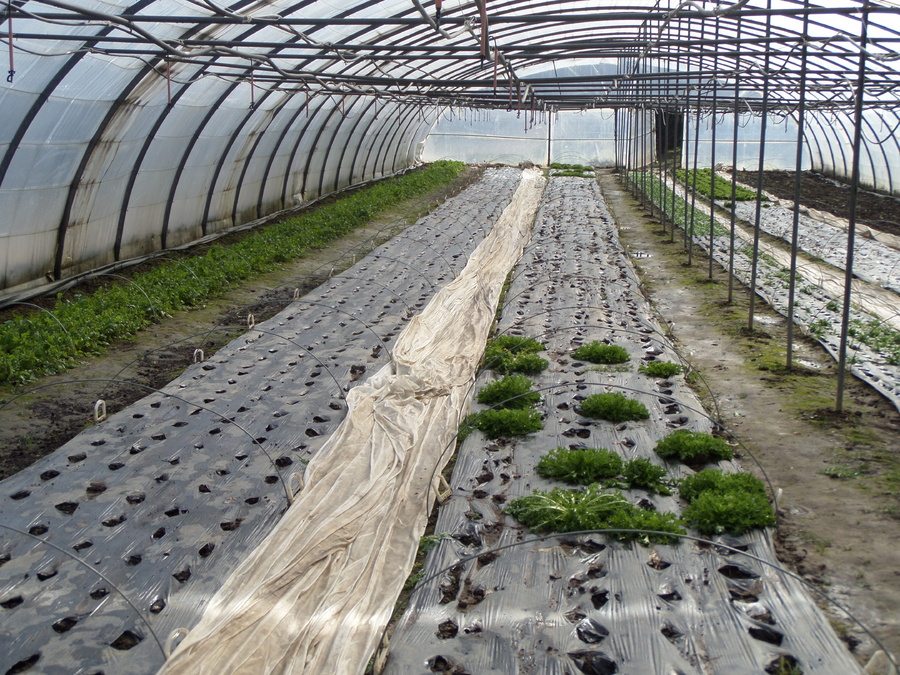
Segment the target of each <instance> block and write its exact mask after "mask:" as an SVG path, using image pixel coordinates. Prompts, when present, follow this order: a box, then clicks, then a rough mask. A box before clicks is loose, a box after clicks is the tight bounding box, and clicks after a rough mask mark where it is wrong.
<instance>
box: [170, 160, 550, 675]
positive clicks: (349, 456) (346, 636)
mask: <svg viewBox="0 0 900 675" xmlns="http://www.w3.org/2000/svg"><path fill="white" fill-rule="evenodd" d="M543 186H544V179H543V177H542V176H541V175H540V173H539V172H538V171H534V170H530V171H526V172H524V173H523V177H522V181H521V183H520V186H519V188H518V190H517V191H516V194H515V195H514V197H513V200H512V202H511V204H510V205H509V206H508V207H507V208H506V210H505V211H504V213H503V215H502V216H501V217H500V219H499V220H498V222H497V224H496V225H495V226H494V229H493V230H492V232H491V233H490V234H489V235H488V237H487V238H486V239H485V240H484V241H483V242H482V243H481V244H480V245H479V246H478V248H477V249H476V250H475V252H474V253H473V254H472V256H471V258H470V260H469V262H468V264H467V265H466V267H465V269H464V270H463V271H462V272H461V273H460V275H459V276H458V277H457V278H456V279H455V280H454V281H452V282H451V283H449V284H448V285H447V286H446V287H444V288H442V289H441V290H440V291H439V292H438V293H437V295H436V296H435V297H434V298H433V299H432V301H431V302H430V303H429V304H428V306H427V307H426V308H425V310H424V311H423V312H422V314H421V315H419V316H417V317H414V318H413V319H412V320H411V321H410V324H409V325H408V326H407V328H406V329H405V330H404V331H403V333H401V335H400V336H399V337H398V340H397V343H396V346H395V348H394V351H393V356H392V360H391V362H390V363H389V364H387V365H386V366H384V368H382V369H381V370H380V371H378V372H377V373H375V374H374V375H373V376H372V377H371V378H370V379H369V380H368V381H367V382H366V383H364V384H361V385H359V386H357V387H356V388H354V389H352V390H351V391H350V393H349V394H348V396H347V405H348V414H347V417H346V419H345V420H344V422H343V423H342V424H341V426H340V427H339V428H338V430H337V431H336V432H335V434H334V435H333V436H332V438H331V439H330V440H329V441H328V443H327V444H326V445H325V446H324V447H323V448H322V449H321V450H320V451H319V453H318V454H317V455H316V456H315V457H314V459H313V460H312V461H311V462H310V464H309V466H308V467H307V469H306V473H305V475H304V480H303V484H304V487H303V488H302V490H301V492H300V493H299V495H298V496H297V498H296V499H295V501H294V503H293V504H292V505H291V507H290V508H289V509H288V511H287V512H286V513H285V515H284V517H283V519H282V520H281V522H280V523H279V525H278V526H277V528H276V529H275V530H274V531H273V532H272V534H270V535H269V537H268V538H267V539H266V540H265V541H264V542H263V543H262V545H260V547H259V548H258V549H256V550H255V551H254V552H253V553H252V554H251V555H250V556H249V557H248V558H247V559H246V560H245V561H244V563H243V564H241V566H240V567H239V568H238V569H237V570H236V571H235V572H234V574H233V575H232V576H231V577H230V578H229V579H228V581H227V582H226V583H225V584H224V585H223V586H222V589H221V590H220V592H219V593H217V594H216V595H215V596H214V597H213V599H212V600H211V601H210V604H209V607H208V608H207V610H206V612H205V614H204V617H203V619H202V620H201V621H200V623H199V624H198V625H197V626H196V627H195V628H194V630H193V631H191V633H190V634H189V635H188V636H187V638H185V640H184V642H183V643H182V644H181V645H180V646H179V647H178V649H177V650H176V651H175V652H174V654H173V655H172V656H171V657H170V659H169V660H168V661H167V663H166V665H165V666H164V667H163V668H162V669H161V670H160V674H161V675H172V674H174V673H186V672H190V673H197V674H200V673H215V674H216V675H222V674H225V673H247V674H248V675H250V674H252V675H260V674H263V673H361V672H362V671H363V669H364V668H365V665H366V662H367V660H368V658H369V656H370V654H371V653H372V652H373V650H374V649H375V647H376V646H377V643H378V640H379V638H380V636H381V631H382V630H383V628H384V626H385V625H387V622H388V620H389V619H390V615H391V611H392V609H393V606H394V601H395V599H396V597H397V595H398V594H399V592H400V590H401V588H402V586H403V583H404V581H405V580H406V578H407V576H408V574H409V572H410V570H411V568H412V565H413V561H414V559H415V555H416V549H417V546H418V541H419V538H420V537H421V535H422V533H423V532H424V530H425V525H426V521H427V518H428V512H429V510H430V508H431V505H432V503H433V499H434V494H435V490H436V488H437V480H438V474H439V472H440V470H441V468H442V467H443V465H444V464H445V463H446V461H447V460H448V459H449V458H450V456H451V455H452V454H453V449H454V445H455V443H454V440H455V435H456V431H457V427H458V424H459V421H460V419H461V418H462V416H463V414H464V413H465V407H466V404H467V401H468V399H469V394H470V391H471V388H472V385H473V383H474V381H475V375H476V373H477V370H478V365H479V361H480V359H481V356H482V353H483V350H484V345H485V341H486V339H487V336H488V332H489V330H490V327H491V323H492V321H493V318H494V313H495V311H496V307H497V303H498V301H499V298H500V293H501V290H502V287H503V283H504V280H505V278H506V276H507V274H508V272H509V270H510V269H512V266H513V265H514V264H515V263H516V261H517V260H518V259H519V257H520V256H521V254H522V251H523V250H524V247H525V244H526V243H527V241H528V239H529V236H530V232H531V225H532V223H533V220H534V214H535V213H536V211H537V207H538V203H539V201H540V196H541V193H542V190H543Z"/></svg>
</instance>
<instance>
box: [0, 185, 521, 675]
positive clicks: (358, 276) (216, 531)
mask: <svg viewBox="0 0 900 675" xmlns="http://www.w3.org/2000/svg"><path fill="white" fill-rule="evenodd" d="M520 175H521V172H520V171H518V170H515V169H497V170H489V171H488V172H487V173H486V176H485V178H484V179H483V180H482V181H481V182H479V183H478V184H476V185H474V186H472V187H470V188H468V189H467V190H465V191H464V192H462V193H461V194H460V195H458V196H457V197H454V198H452V199H450V200H448V201H447V202H445V203H444V204H443V205H442V206H440V207H438V208H437V209H436V210H435V211H434V212H432V213H431V214H429V215H428V216H425V217H424V218H422V219H420V220H419V222H418V223H416V224H415V225H413V226H411V227H410V228H408V229H407V230H406V231H405V232H404V234H403V235H401V236H398V237H396V238H394V239H393V240H391V241H390V242H388V243H386V244H384V245H382V246H380V247H379V248H377V249H376V250H374V251H373V252H372V253H370V254H369V255H368V256H366V257H365V258H364V259H363V260H361V261H360V262H359V263H358V264H356V265H355V266H354V267H352V268H350V269H349V270H347V271H346V272H345V273H344V274H339V275H336V276H334V277H333V278H331V279H328V280H327V281H326V282H325V283H323V284H322V285H321V286H320V287H319V288H317V289H315V290H314V291H312V292H311V293H309V294H308V295H306V296H304V297H303V298H302V299H300V300H299V301H297V302H294V303H293V304H292V305H290V306H289V307H288V308H287V309H285V310H284V311H283V312H281V313H280V314H278V315H276V316H275V317H274V318H272V319H270V320H268V321H266V322H264V323H261V324H259V325H258V326H255V327H254V329H252V330H250V331H249V332H248V333H246V334H245V335H244V336H242V337H240V338H238V339H237V340H235V341H233V342H232V343H230V344H229V345H227V346H226V347H224V348H222V349H221V350H220V351H219V352H217V353H216V354H215V355H214V356H211V357H210V358H208V359H207V360H206V361H204V362H201V363H198V364H195V365H192V366H190V367H189V368H188V369H187V370H186V371H185V372H184V373H183V374H182V375H181V376H180V377H178V378H177V379H176V380H174V381H173V382H172V383H171V384H170V385H168V386H167V387H165V388H164V389H163V390H162V392H163V393H156V394H152V395H150V396H147V397H146V398H143V399H141V400H140V401H138V402H137V403H135V404H134V405H132V406H130V407H129V408H127V409H126V410H123V411H120V412H117V413H115V414H112V415H110V417H109V418H108V419H106V420H105V421H103V422H101V423H99V424H96V425H93V426H91V427H89V428H87V429H86V430H85V431H83V432H82V433H81V434H79V435H78V436H76V437H75V438H74V439H72V440H71V441H70V442H68V443H67V444H65V445H64V446H63V447H62V448H60V449H59V450H58V451H56V452H55V453H53V454H52V455H50V456H48V457H46V458H44V459H43V460H41V461H39V462H38V463H36V464H35V465H34V466H32V467H30V468H29V469H27V470H25V471H23V472H21V473H19V474H17V475H15V476H13V477H11V478H9V479H7V480H5V481H3V482H2V483H0V522H2V523H3V524H4V525H6V526H7V527H12V528H15V529H17V530H20V531H21V532H27V533H30V535H32V536H29V535H28V534H19V533H17V532H13V531H10V530H9V529H0V561H2V564H0V608H2V609H0V619H2V623H0V644H3V645H4V649H2V650H0V670H2V672H6V671H7V670H8V669H13V668H16V667H18V668H23V669H27V668H26V667H27V666H28V665H29V664H33V668H34V672H42V673H73V672H77V673H98V672H104V673H107V674H108V675H112V674H113V673H115V674H116V675H119V674H127V673H149V672H156V670H157V669H158V668H159V666H160V665H161V664H162V663H163V661H164V654H163V646H164V644H165V642H166V640H167V638H168V636H169V634H170V633H171V632H172V631H173V630H175V629H177V628H187V629H190V628H191V627H192V626H193V625H195V624H196V623H197V621H198V620H199V619H200V616H201V614H202V612H203V610H204V606H205V604H206V602H207V601H208V599H209V598H210V597H211V595H212V594H213V593H214V592H215V590H216V589H217V587H218V586H219V585H220V584H221V582H222V581H223V580H224V579H225V578H226V577H227V576H228V575H229V574H230V572H231V570H233V569H234V568H235V567H236V566H237V564H238V563H239V562H240V561H241V560H242V559H243V557H245V555H246V554H247V552H248V551H249V550H251V549H252V548H253V547H254V546H255V545H256V544H258V543H259V542H260V540H261V539H262V538H263V537H264V536H265V535H266V534H267V533H268V532H269V531H270V530H271V528H272V527H273V525H274V524H275V523H276V522H277V521H278V519H279V518H280V516H281V514H282V513H283V512H284V510H285V509H286V508H287V505H288V498H287V494H288V491H290V490H294V489H296V482H295V481H294V479H293V478H292V474H294V473H295V472H299V473H302V471H303V467H304V461H305V460H308V459H309V458H310V457H311V456H312V455H313V454H314V453H315V452H316V450H317V449H318V448H319V447H321V446H322V444H323V443H324V441H325V439H326V438H327V437H328V435H329V434H330V433H331V432H333V431H334V430H335V429H336V428H337V426H338V425H339V424H340V422H341V420H342V419H343V417H344V415H345V410H346V409H345V405H344V403H343V398H344V393H345V392H346V391H347V390H348V389H349V388H350V387H352V386H354V385H353V383H354V382H356V381H359V380H364V379H365V378H366V373H367V372H372V371H374V370H377V368H378V367H380V366H381V365H383V364H384V363H385V362H386V361H387V358H388V352H389V350H390V348H391V344H392V341H393V339H394V338H395V337H396V335H397V334H398V333H399V332H400V331H401V330H402V328H403V327H404V326H405V325H406V322H407V321H408V320H409V319H410V318H411V317H412V316H413V315H414V314H415V313H417V312H418V311H419V309H420V308H421V307H424V305H425V304H426V303H427V302H428V300H429V299H430V298H431V296H432V295H433V294H434V292H435V290H436V289H437V288H439V287H440V286H441V285H442V284H444V283H447V282H448V281H450V280H451V279H453V278H454V277H455V276H456V274H458V273H459V271H460V270H462V268H463V267H464V265H465V263H466V260H467V258H468V256H469V254H470V253H471V252H472V250H473V249H474V248H475V246H476V245H477V244H478V243H479V242H480V241H481V240H482V238H483V237H484V235H485V233H486V232H488V231H489V230H490V228H491V226H492V224H493V222H494V221H495V220H496V219H497V218H498V217H499V215H500V213H501V212H502V210H503V208H504V207H505V206H506V204H507V203H509V201H510V199H511V197H512V194H513V192H514V191H515V189H516V187H517V186H518V182H519V177H520ZM368 281H371V283H369V282H368ZM292 485H293V487H291V486H292ZM14 672H20V671H14ZM22 672H24V671H22Z"/></svg>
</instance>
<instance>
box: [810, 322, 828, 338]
mask: <svg viewBox="0 0 900 675" xmlns="http://www.w3.org/2000/svg"><path fill="white" fill-rule="evenodd" d="M830 330H831V321H829V320H828V319H817V320H815V321H813V322H812V323H810V324H809V334H810V335H812V336H813V337H817V338H820V337H822V336H824V335H825V334H826V333H828V332H829V331H830Z"/></svg>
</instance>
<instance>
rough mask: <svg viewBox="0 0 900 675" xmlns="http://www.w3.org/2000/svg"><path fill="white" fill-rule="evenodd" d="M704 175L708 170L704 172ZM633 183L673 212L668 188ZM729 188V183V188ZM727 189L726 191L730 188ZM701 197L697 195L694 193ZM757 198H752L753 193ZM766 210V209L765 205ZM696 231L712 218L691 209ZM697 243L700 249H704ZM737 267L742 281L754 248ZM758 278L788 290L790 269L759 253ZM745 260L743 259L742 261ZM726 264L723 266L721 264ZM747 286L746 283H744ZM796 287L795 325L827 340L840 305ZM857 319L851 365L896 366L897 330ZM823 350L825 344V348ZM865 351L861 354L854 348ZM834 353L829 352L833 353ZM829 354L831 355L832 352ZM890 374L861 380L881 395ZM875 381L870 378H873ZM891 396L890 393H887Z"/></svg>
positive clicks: (683, 215) (718, 231) (679, 216)
mask: <svg viewBox="0 0 900 675" xmlns="http://www.w3.org/2000/svg"><path fill="white" fill-rule="evenodd" d="M707 171H708V170H707ZM630 176H631V180H632V181H633V182H634V184H635V185H637V186H639V187H641V186H645V187H646V190H644V192H645V195H646V196H647V198H649V199H650V200H651V201H652V202H653V203H654V204H656V205H657V206H658V207H661V208H663V209H664V210H666V211H667V212H669V211H670V210H671V203H672V194H673V191H672V189H671V188H670V187H669V186H666V185H663V184H662V183H661V182H660V181H659V179H658V178H657V177H656V176H655V175H653V174H651V173H649V172H645V173H641V172H633V173H632V174H630ZM719 181H725V182H728V181H726V179H724V178H722V177H720V176H718V177H716V186H717V189H718V186H719ZM729 185H730V183H729ZM728 189H729V190H730V187H729V188H728ZM698 192H699V190H698ZM753 197H754V198H755V193H753ZM675 200H676V210H675V211H676V217H675V221H676V223H677V224H678V225H679V226H680V227H682V228H683V229H684V227H685V223H689V222H690V216H689V215H687V214H688V213H689V212H687V211H685V210H684V209H688V208H690V207H689V205H688V204H687V203H686V202H685V200H683V199H681V197H678V196H676V197H675ZM763 206H768V204H763ZM693 211H694V223H695V232H696V231H701V232H708V231H709V225H708V223H709V219H710V218H712V216H711V215H710V214H707V213H703V212H702V211H700V210H699V209H694V210H693ZM701 222H702V223H705V224H704V225H703V226H702V227H699V230H698V225H697V224H698V223H701ZM714 234H715V235H716V236H728V232H727V230H725V229H724V228H722V227H721V226H719V225H715V227H714ZM702 243H703V242H702V241H701V245H702ZM735 254H736V258H737V260H738V262H737V263H736V266H735V268H736V270H737V274H738V275H739V276H740V269H741V266H745V267H747V268H749V265H750V260H752V258H753V249H752V247H751V246H749V245H747V244H744V245H739V246H738V247H737V249H736V251H735ZM756 257H757V266H758V277H759V278H760V279H762V280H763V285H765V284H769V285H771V286H772V287H773V288H775V289H779V290H782V291H783V290H786V289H787V288H788V285H789V279H790V269H789V268H787V267H785V266H783V265H781V264H780V263H779V262H778V261H777V260H776V259H775V258H774V257H772V256H771V255H769V254H767V253H766V252H764V251H757V254H756ZM741 258H743V260H741ZM723 264H724V263H723ZM744 281H745V282H746V279H744ZM795 283H796V284H797V286H798V287H799V292H800V294H801V295H803V296H807V297H806V298H802V299H801V298H797V299H796V300H795V304H794V309H795V314H794V316H795V320H796V321H797V322H798V323H799V324H800V325H801V326H805V328H806V330H807V332H808V333H809V334H810V335H811V336H812V337H814V338H816V339H818V340H820V341H823V342H827V336H828V335H829V334H830V333H834V332H835V325H836V324H839V322H840V303H839V301H838V300H836V299H834V298H832V297H830V296H828V295H827V294H826V293H825V292H824V291H823V290H822V289H821V288H817V287H815V286H813V285H810V284H808V283H807V282H806V280H805V279H804V278H803V277H802V276H801V275H800V274H796V276H795ZM769 302H770V304H772V305H773V307H775V308H776V309H777V310H778V311H782V312H783V311H785V310H786V308H785V307H784V306H781V308H780V309H779V301H778V298H775V297H769ZM852 311H853V312H854V313H855V314H856V316H854V317H852V318H851V320H850V326H849V327H848V333H849V336H850V338H851V339H852V340H853V341H854V342H853V345H854V347H853V353H852V354H851V356H850V362H851V363H853V364H861V363H863V362H870V363H873V364H875V365H876V366H877V365H878V364H879V362H883V363H884V364H886V365H887V366H898V365H900V331H897V330H895V329H893V328H891V327H890V326H888V325H886V324H885V322H884V321H883V320H880V319H877V318H872V317H871V315H868V314H865V313H863V312H862V311H859V312H858V313H857V312H856V310H855V309H854V310H852ZM826 346H827V345H826ZM857 347H863V349H857ZM832 349H833V348H832ZM832 353H833V352H832ZM892 373H893V371H885V372H884V373H883V377H881V376H878V377H874V376H869V375H867V374H865V373H863V374H862V377H863V379H866V380H867V381H870V382H871V383H872V384H873V385H874V386H875V387H876V388H877V389H879V391H881V392H882V393H886V394H887V393H888V392H886V391H885V389H884V388H883V387H882V386H880V383H881V381H882V380H884V381H888V380H889V379H890V376H891V374H892ZM873 377H874V379H873ZM888 396H889V397H890V394H888Z"/></svg>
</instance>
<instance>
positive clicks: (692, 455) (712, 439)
mask: <svg viewBox="0 0 900 675" xmlns="http://www.w3.org/2000/svg"><path fill="white" fill-rule="evenodd" d="M655 450H656V454H657V455H659V456H660V457H662V458H663V459H667V460H668V459H677V460H679V461H682V462H684V463H685V464H688V465H699V464H708V463H709V462H718V461H719V460H723V459H731V458H732V456H733V455H734V453H733V451H732V449H731V448H730V447H729V446H728V444H727V443H726V442H725V441H724V440H723V439H721V438H718V437H716V436H713V435H712V434H706V433H702V432H696V431H687V430H685V429H679V430H678V431H675V432H673V433H671V434H669V435H668V436H666V437H665V438H663V439H662V440H661V441H659V442H658V443H657V444H656V448H655Z"/></svg>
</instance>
